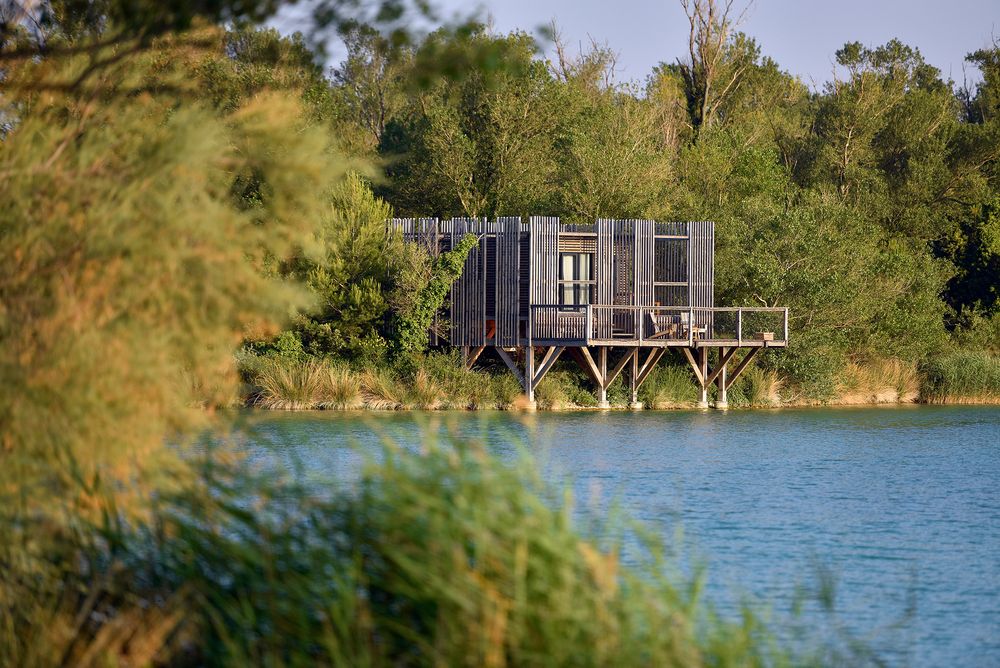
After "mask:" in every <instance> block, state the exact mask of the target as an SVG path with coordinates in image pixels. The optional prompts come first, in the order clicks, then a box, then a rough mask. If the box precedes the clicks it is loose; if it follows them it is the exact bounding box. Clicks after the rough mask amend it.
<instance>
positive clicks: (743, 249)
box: [0, 0, 1000, 397]
mask: <svg viewBox="0 0 1000 668" xmlns="http://www.w3.org/2000/svg"><path fill="white" fill-rule="evenodd" d="M682 4H683V6H684V8H685V10H686V12H687V15H688V18H689V20H690V40H689V49H688V54H687V55H686V56H685V57H684V58H682V59H680V60H678V61H677V62H665V63H661V64H660V65H659V66H657V67H656V68H654V70H653V71H652V72H650V73H649V75H648V76H647V77H646V78H645V79H644V80H642V81H628V82H620V81H617V80H616V77H615V54H614V53H613V52H612V51H611V50H610V49H608V48H607V47H604V46H602V45H600V44H592V45H591V47H590V48H588V49H585V50H581V51H580V52H579V53H576V54H573V53H570V51H569V50H568V49H567V48H566V47H565V45H564V44H563V42H562V40H561V39H560V38H559V35H558V31H557V30H556V29H555V28H554V27H553V29H552V30H551V38H552V40H553V42H552V46H553V47H554V48H553V49H552V51H553V55H552V56H551V57H545V56H543V55H542V54H541V47H542V46H544V44H540V43H539V41H538V40H537V39H536V38H534V37H532V36H529V35H528V34H526V33H523V32H515V33H511V34H506V35H501V34H495V33H493V32H491V31H490V30H489V29H487V28H486V27H484V26H481V25H476V24H464V25H462V26H458V27H452V28H448V29H441V30H439V31H437V32H434V33H431V34H429V35H426V36H424V37H422V38H419V39H413V38H412V35H411V34H410V33H407V32H405V31H402V32H400V31H399V30H395V29H392V28H391V25H394V24H393V23H392V22H393V21H397V23H398V20H399V17H400V16H401V15H400V14H399V13H398V12H400V11H402V8H403V5H402V4H399V3H382V4H379V5H377V6H376V8H377V9H378V11H376V12H375V14H374V15H376V16H382V17H383V18H384V17H385V16H387V17H388V19H385V21H383V23H382V24H379V27H378V28H375V27H371V25H370V24H369V23H367V22H366V21H365V20H363V19H364V18H365V17H364V16H358V17H356V18H354V19H351V20H348V19H345V18H344V15H343V12H344V10H345V8H346V7H348V5H349V3H341V2H335V1H331V2H323V3H319V5H318V6H319V7H320V8H321V9H324V8H325V10H327V13H326V14H324V15H323V17H325V18H324V20H325V21H326V23H325V24H318V25H333V26H336V28H337V29H338V30H339V32H340V34H341V35H342V36H343V38H344V43H345V45H346V48H347V55H346V58H345V59H344V60H343V61H342V62H340V63H338V64H337V65H336V66H334V67H333V68H330V69H326V68H324V67H322V66H320V65H318V64H317V63H318V62H321V60H322V58H321V54H319V53H318V52H317V51H316V50H315V48H313V47H312V46H311V45H312V44H313V43H314V41H315V40H314V39H313V38H315V35H314V34H313V35H309V36H307V37H305V38H304V37H301V36H299V35H296V36H292V37H282V36H280V35H279V34H278V33H276V32H275V31H273V30H263V29H258V28H254V27H252V26H249V25H247V26H244V27H236V28H233V29H231V30H230V31H229V32H228V33H225V34H223V32H221V31H220V30H219V29H218V28H214V27H210V26H211V23H212V22H213V21H217V20H219V19H220V18H226V17H227V16H229V15H233V16H237V15H239V16H242V17H243V18H244V19H251V20H253V19H260V18H262V17H265V16H268V15H271V14H272V13H273V11H274V10H275V8H276V7H277V6H278V5H277V4H276V3H272V2H255V3H226V2H218V3H215V2H213V3H205V6H204V7H202V6H201V5H190V6H189V5H188V4H186V3H178V4H177V7H186V8H187V10H186V11H180V10H178V9H177V8H175V7H173V5H170V4H169V3H168V4H167V5H160V4H158V3H150V4H149V5H148V6H146V4H143V3H139V4H138V5H136V7H138V8H139V9H136V10H135V11H133V8H131V7H130V5H129V3H117V2H103V3H84V5H86V6H87V7H90V8H91V9H93V8H95V7H100V8H101V10H100V11H99V12H98V11H97V10H95V11H93V12H90V13H87V12H82V11H81V9H80V7H77V6H76V5H75V4H74V3H72V2H52V3H48V4H47V5H45V6H46V7H48V13H46V14H44V15H43V16H41V17H40V18H39V23H37V24H36V26H35V28H33V29H32V28H31V25H30V24H29V23H26V22H24V21H22V22H21V23H20V24H19V26H18V27H17V28H18V29H17V30H12V29H10V26H12V25H14V23H12V22H10V21H8V23H5V24H4V29H5V30H6V32H5V33H4V34H5V41H4V45H5V46H4V54H5V55H4V59H5V62H7V63H8V67H7V73H6V74H5V80H4V85H5V87H7V89H8V92H7V97H6V98H5V103H4V105H3V109H2V110H0V114H2V116H0V122H2V123H3V128H4V129H3V132H4V133H6V134H9V135H10V136H11V137H12V138H13V139H15V140H16V139H17V135H18V133H22V129H23V127H30V121H31V118H32V115H33V114H36V113H38V112H37V111H36V110H38V109H42V108H43V106H42V105H39V103H38V99H39V97H38V95H39V94H40V92H41V91H45V90H48V91H59V92H60V94H65V95H66V99H63V100H60V101H57V104H56V107H58V106H59V105H63V106H62V107H60V108H64V109H70V110H72V109H74V108H79V109H89V108H92V106H93V104H92V99H93V97H92V96H93V95H94V94H95V91H100V93H101V95H103V96H104V98H102V99H110V98H109V96H108V93H109V92H112V93H113V94H112V95H111V96H110V97H116V96H117V99H116V100H115V101H114V104H119V105H124V104H125V100H128V101H132V100H135V99H144V98H143V96H147V97H149V96H151V97H152V98H153V99H155V100H158V101H159V102H158V103H159V104H161V105H163V109H164V110H165V112H164V113H172V112H170V108H171V105H172V106H173V107H176V108H185V109H187V108H189V107H197V108H198V109H199V110H200V111H199V113H202V114H208V115H210V116H212V117H213V118H215V119H218V120H220V121H221V122H223V123H229V124H231V123H232V121H231V120H230V119H231V118H236V117H239V116H240V114H241V113H243V112H242V110H244V109H245V108H246V107H247V106H248V105H252V104H256V103H258V102H259V101H260V100H261V99H263V98H265V97H268V96H270V97H269V99H271V100H272V101H274V100H284V101H286V102H288V103H292V102H294V105H295V109H296V110H297V111H296V112H295V118H294V119H292V121H291V122H292V123H293V125H294V126H295V127H298V128H300V130H305V129H308V130H309V131H310V132H314V133H317V136H321V137H322V140H321V144H317V146H318V145H322V144H325V143H328V144H329V145H330V148H329V149H321V152H324V153H325V154H326V155H327V156H328V157H329V156H335V160H334V162H335V164H336V165H337V166H336V168H334V169H331V170H330V171H329V173H328V175H327V177H326V178H321V179H319V181H317V183H320V182H322V185H318V186H317V187H316V188H315V189H314V192H313V196H314V198H315V201H313V202H311V203H310V207H313V208H314V210H316V211H319V213H317V214H316V215H314V216H312V218H311V224H310V233H309V235H308V239H300V240H299V241H298V242H297V245H296V246H295V247H296V248H297V249H298V250H296V251H294V252H292V253H290V254H289V253H285V254H284V255H283V256H278V255H275V254H273V253H271V252H262V253H260V254H259V255H260V257H259V260H255V263H256V266H257V269H258V270H259V271H261V272H264V273H265V274H269V275H271V276H273V277H277V278H281V279H294V282H296V283H298V284H305V285H306V286H307V287H308V288H309V294H310V295H311V297H310V303H311V305H310V306H309V307H308V308H306V307H303V308H301V309H298V310H297V311H295V313H296V315H294V318H293V326H292V329H291V330H290V331H288V332H286V333H285V334H284V335H283V336H282V337H279V338H278V339H273V338H271V336H272V334H273V332H272V331H271V330H269V329H268V328H266V327H265V328H258V329H257V330H249V331H248V332H247V336H248V337H249V338H250V340H251V341H255V343H254V346H255V347H256V348H257V349H259V350H272V351H277V352H282V353H284V352H287V353H289V354H293V355H308V354H318V355H335V356H342V357H343V356H346V357H351V358H354V359H358V358H361V359H366V360H369V361H372V362H377V361H379V360H381V359H385V358H386V357H387V356H388V355H390V354H391V353H392V352H393V351H394V350H399V349H401V347H407V348H409V347H412V346H402V345H401V343H400V341H399V340H398V339H399V337H398V333H399V332H400V331H405V330H407V327H409V326H410V324H412V321H411V320H410V319H412V318H415V317H417V316H416V314H417V313H422V312H424V311H426V310H427V307H428V303H426V302H425V301H422V300H421V299H419V298H415V297H414V295H420V294H424V295H425V296H426V295H429V294H430V293H431V292H433V291H432V290H430V288H429V286H431V285H432V284H434V283H435V274H434V271H435V269H434V262H433V259H432V258H428V257H423V256H420V255H419V254H416V253H415V252H414V251H413V249H409V248H407V247H406V246H405V245H402V244H399V243H397V242H395V241H394V240H392V239H391V238H389V237H386V235H385V233H384V228H383V226H382V221H383V220H384V218H385V217H386V216H387V215H389V214H390V213H392V214H395V215H433V216H441V217H448V216H460V215H461V216H496V215H524V216H527V215H531V214H547V215H558V216H561V217H562V218H563V219H564V220H566V221H570V222H582V221H590V220H593V219H594V218H595V217H598V216H606V217H649V218H655V219H661V220H664V219H681V220H683V219H712V220H715V221H716V222H717V274H716V280H717V287H716V298H717V302H718V303H720V304H729V305H769V306H770V305H787V306H789V307H791V309H792V319H791V325H792V328H793V338H792V341H793V345H792V348H791V349H790V350H789V352H788V354H786V355H782V356H780V357H776V358H774V359H770V360H767V363H768V364H771V365H773V366H775V367H776V368H777V369H778V370H779V371H781V372H783V373H784V374H786V375H787V376H789V377H790V378H791V379H792V380H794V381H795V382H796V383H797V384H799V385H801V386H802V387H803V389H804V390H805V391H806V392H807V393H808V394H810V395H812V396H817V397H822V396H824V395H828V394H829V393H830V392H831V391H832V389H833V384H834V382H835V379H836V375H837V372H838V370H839V369H840V368H842V367H843V365H844V364H845V363H846V362H848V361H854V362H861V363H863V362H864V361H865V360H866V359H876V358H887V357H898V358H902V359H904V360H907V361H922V360H925V359H927V358H928V357H930V356H933V355H935V354H938V353H940V352H942V351H944V350H946V349H948V348H949V347H953V346H955V345H960V346H965V347H972V348H985V349H994V350H995V349H996V347H997V345H998V344H997V341H998V335H1000V315H998V310H1000V306H998V301H997V297H998V279H997V277H998V273H1000V213H998V210H1000V183H998V167H997V165H998V158H1000V118H998V116H1000V92H998V90H1000V88H998V87H1000V56H998V53H1000V47H998V46H997V45H996V44H994V45H991V46H990V47H988V48H983V49H979V50H976V51H974V52H972V53H970V55H969V56H968V61H969V63H970V65H971V66H973V67H975V68H976V69H977V70H978V71H979V73H980V74H981V77H982V78H981V81H980V82H979V83H978V84H976V85H975V86H972V87H960V86H957V85H956V84H955V83H954V82H952V81H949V80H945V79H944V78H943V77H942V75H941V73H940V72H939V71H938V70H937V69H936V68H934V67H932V66H931V65H929V64H927V63H926V62H925V61H924V60H923V58H922V56H921V54H920V52H919V51H918V50H917V49H916V48H913V47H911V46H907V45H904V44H902V43H900V42H898V41H895V40H894V41H890V42H889V43H887V44H885V45H882V46H878V47H866V46H863V45H861V44H858V43H848V44H846V45H845V46H844V47H843V48H842V49H840V50H839V51H838V52H837V53H836V60H837V63H838V66H839V68H838V75H837V78H835V79H834V80H832V81H829V82H827V83H826V84H824V85H823V86H822V87H821V88H820V89H818V90H812V89H810V88H809V87H808V86H806V85H805V84H804V83H803V82H802V81H801V80H799V79H798V78H796V77H794V76H792V75H790V74H788V73H787V72H786V71H783V70H782V69H781V67H780V66H779V64H778V63H775V62H774V61H773V60H771V59H769V58H767V57H763V56H762V55H761V49H760V47H759V46H758V44H757V43H756V42H755V40H753V39H752V38H750V37H749V36H747V35H745V34H742V33H740V32H739V31H738V30H737V25H736V23H737V17H734V16H732V15H731V14H730V10H731V9H732V8H733V3H715V2H712V1H711V0H691V1H690V2H684V3H682ZM416 5H417V6H418V7H421V6H422V5H421V3H416ZM81 7H82V5H81ZM386 7H388V9H386ZM140 9H141V11H139V10H140ZM188 10H189V11H188ZM338 12H340V13H338ZM205 19H208V21H207V22H206V21H205ZM133 23H135V24H136V25H141V26H142V30H138V31H137V30H130V27H131V26H132V24H133ZM386 23H388V24H389V25H390V28H387V27H386ZM237 25H242V24H241V23H239V22H237ZM177 30H180V31H181V32H179V33H177V32H176V31H177ZM171 31H175V32H171ZM162 33H171V34H173V35H174V36H173V37H171V38H169V39H167V38H163V37H159V35H160V34H162ZM40 42H43V44H42V45H41V46H40V44H39V43H40ZM972 46H975V45H972ZM32 49H35V52H32ZM39 49H41V50H40V51H39ZM26 53H36V54H37V53H43V54H46V55H45V56H44V57H42V58H41V60H39V59H38V58H37V57H36V56H32V57H31V58H27V59H26V58H25V57H24V54H26ZM55 54H59V57H56V55H55ZM126 56H128V57H126ZM140 56H141V57H140ZM171 59H172V60H173V61H174V62H175V63H179V65H178V67H180V68H181V69H182V70H184V72H185V74H184V75H181V74H179V73H178V72H177V71H176V68H175V69H173V70H172V69H171V68H170V67H165V66H164V63H165V62H166V61H168V60H171ZM67 63H69V65H67ZM57 68H62V69H57ZM182 79H183V81H182ZM115 91H117V93H115ZM88 104H90V107H88V106H87V105H88ZM110 109H111V107H108V113H111V112H110ZM73 113H77V112H73V111H71V112H70V116H72V114H73ZM147 118H148V122H150V123H153V124H154V125H155V124H156V123H157V122H158V121H156V120H155V118H156V117H155V116H151V115H150V116H147ZM164 118H167V116H164ZM67 128H68V129H67V131H69V129H71V128H70V126H67ZM50 129H51V128H50ZM7 143H8V144H10V145H11V146H14V147H16V145H17V144H16V142H9V141H8V142H7ZM182 146H183V144H180V143H178V144H177V147H178V150H181V148H182ZM136 148H137V149H138V145H137V147H136ZM10 154H11V155H13V153H10ZM240 155H241V156H244V154H243V153H241V154H240ZM247 157H251V158H253V157H254V156H247ZM261 157H264V156H261ZM251 162H252V161H251ZM270 167H271V165H263V166H260V165H254V164H249V165H247V166H246V167H245V168H241V169H239V170H236V171H235V178H234V181H233V183H232V184H231V189H230V194H231V196H232V197H233V200H232V204H233V206H235V207H236V209H237V210H238V211H240V212H242V213H245V214H247V215H249V216H250V218H251V219H252V220H255V221H257V223H259V224H261V225H266V224H270V225H274V224H275V223H274V220H273V218H274V216H273V214H272V212H271V211H270V207H272V206H274V205H275V203H280V199H279V197H278V196H279V195H280V193H282V192H284V190H283V187H290V186H291V185H293V184H290V183H289V184H280V183H276V182H275V181H274V180H275V179H276V178H277V176H276V174H275V172H273V171H272V172H268V171H267V169H265V168H270ZM348 169H351V170H353V172H354V174H355V176H353V177H351V178H350V179H348V180H347V181H343V180H341V175H342V174H343V173H344V171H345V170H348ZM268 174H270V175H269V176H268ZM307 182H308V181H302V183H307ZM13 183H14V182H13V181H8V185H12V184H13ZM9 201H11V202H13V201H15V200H14V199H13V198H12V199H10V200H9ZM302 210H306V209H305V208H303V209H302ZM247 257H254V254H250V253H248V254H247ZM437 278H438V279H440V276H438V277H437ZM438 282H439V281H438ZM290 303H291V302H290ZM431 305H432V304H431Z"/></svg>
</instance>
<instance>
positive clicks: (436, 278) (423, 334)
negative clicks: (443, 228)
mask: <svg viewBox="0 0 1000 668" xmlns="http://www.w3.org/2000/svg"><path fill="white" fill-rule="evenodd" d="M478 243H479V238H478V237H477V236H476V235H474V234H466V235H465V236H464V237H462V239H461V241H459V242H458V245H457V246H455V248H453V249H452V250H450V251H447V252H445V253H441V255H440V256H438V258H437V259H436V260H435V261H434V265H433V267H432V270H431V279H430V281H428V283H427V285H425V286H424V287H423V288H422V289H421V290H420V293H419V295H418V297H417V299H416V302H415V304H414V306H413V307H412V309H410V310H409V311H408V312H407V313H400V314H397V316H396V327H395V330H396V345H397V348H398V352H399V353H402V354H404V355H406V354H416V353H421V352H423V351H424V350H426V349H427V330H429V329H430V328H431V324H432V323H433V322H434V314H435V313H437V312H438V311H439V310H441V306H443V305H444V300H445V298H446V297H447V296H448V290H450V289H451V286H452V284H453V283H454V282H455V281H456V280H457V279H458V277H459V276H461V275H462V269H463V268H464V267H465V259H466V258H467V257H468V256H469V252H470V251H472V249H473V248H474V247H475V246H476V244H478Z"/></svg>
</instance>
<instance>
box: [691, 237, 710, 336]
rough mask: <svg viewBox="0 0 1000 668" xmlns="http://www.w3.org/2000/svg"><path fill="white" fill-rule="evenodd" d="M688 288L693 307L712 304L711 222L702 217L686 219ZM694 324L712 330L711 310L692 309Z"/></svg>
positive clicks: (708, 306) (707, 306) (706, 306)
mask: <svg viewBox="0 0 1000 668" xmlns="http://www.w3.org/2000/svg"><path fill="white" fill-rule="evenodd" d="M688 258H689V260H688V271H689V272H690V273H689V279H688V290H689V302H690V305H691V306H693V307H704V308H711V307H712V306H714V305H715V224H714V223H711V222H706V221H696V222H690V223H688ZM695 324H697V325H698V326H701V327H705V328H706V329H707V331H709V332H711V331H712V314H711V313H710V312H707V311H701V312H696V313H695Z"/></svg>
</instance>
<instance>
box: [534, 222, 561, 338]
mask: <svg viewBox="0 0 1000 668" xmlns="http://www.w3.org/2000/svg"><path fill="white" fill-rule="evenodd" d="M529 223H530V225H529V230H528V234H529V237H528V242H529V252H528V254H529V257H530V258H531V265H530V267H529V270H528V286H529V288H528V290H529V292H528V294H529V295H530V296H529V300H530V301H529V304H558V303H559V219H558V218H552V217H547V216H532V217H531V219H530V221H529ZM557 318H558V314H557V313H556V311H555V310H551V309H545V310H542V311H541V312H540V313H539V314H538V318H537V319H531V318H530V316H529V322H531V323H532V324H533V325H537V326H538V328H539V330H540V331H538V332H535V333H533V336H534V337H535V338H544V337H546V335H548V334H554V333H555V327H556V326H557ZM532 320H534V322H532Z"/></svg>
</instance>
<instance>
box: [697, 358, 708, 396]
mask: <svg viewBox="0 0 1000 668" xmlns="http://www.w3.org/2000/svg"><path fill="white" fill-rule="evenodd" d="M698 366H699V367H700V370H701V378H699V381H700V385H701V395H700V397H699V399H698V408H708V383H706V382H705V380H706V379H707V378H708V348H698Z"/></svg>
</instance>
